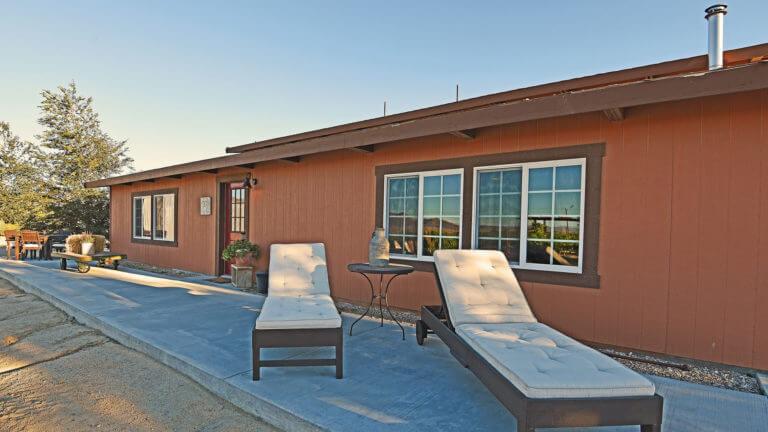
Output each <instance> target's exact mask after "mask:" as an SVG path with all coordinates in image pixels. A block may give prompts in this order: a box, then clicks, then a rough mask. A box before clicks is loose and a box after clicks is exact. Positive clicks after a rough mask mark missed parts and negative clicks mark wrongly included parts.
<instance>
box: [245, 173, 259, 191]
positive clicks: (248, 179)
mask: <svg viewBox="0 0 768 432" xmlns="http://www.w3.org/2000/svg"><path fill="white" fill-rule="evenodd" d="M258 183H259V181H258V180H257V179H256V177H254V178H253V179H251V173H248V174H247V175H246V176H245V180H243V188H244V189H251V188H252V187H256V185H257V184H258Z"/></svg>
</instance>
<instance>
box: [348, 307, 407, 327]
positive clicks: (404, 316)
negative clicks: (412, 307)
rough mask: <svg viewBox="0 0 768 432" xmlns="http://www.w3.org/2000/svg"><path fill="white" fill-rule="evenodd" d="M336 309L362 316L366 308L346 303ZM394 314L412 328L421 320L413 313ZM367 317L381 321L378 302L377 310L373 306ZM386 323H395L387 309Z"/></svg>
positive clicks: (400, 312)
mask: <svg viewBox="0 0 768 432" xmlns="http://www.w3.org/2000/svg"><path fill="white" fill-rule="evenodd" d="M336 308H337V309H339V311H341V312H347V313H351V314H354V315H358V316H359V315H362V314H363V312H365V306H358V305H353V304H350V303H344V302H339V303H336ZM392 314H393V315H394V316H395V318H397V320H398V321H400V324H408V325H411V326H415V325H416V320H417V319H419V316H418V315H416V314H415V313H413V312H402V311H395V310H393V311H392ZM366 317H367V318H369V319H377V320H378V319H381V314H379V303H378V302H377V303H376V307H375V308H374V307H373V306H371V309H370V310H369V311H368V314H367V315H366ZM384 321H389V322H392V323H394V321H392V319H391V318H390V316H389V313H388V312H387V311H386V309H385V310H384Z"/></svg>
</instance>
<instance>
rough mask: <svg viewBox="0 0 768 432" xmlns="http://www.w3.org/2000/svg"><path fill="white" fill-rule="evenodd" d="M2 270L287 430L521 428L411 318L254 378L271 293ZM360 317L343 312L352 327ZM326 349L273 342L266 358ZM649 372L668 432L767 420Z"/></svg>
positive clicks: (761, 409) (29, 267) (758, 405)
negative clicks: (420, 340) (319, 362)
mask: <svg viewBox="0 0 768 432" xmlns="http://www.w3.org/2000/svg"><path fill="white" fill-rule="evenodd" d="M0 277H3V278H6V279H8V280H10V281H11V282H13V283H15V284H16V285H18V286H19V287H20V288H21V289H23V290H25V291H28V292H31V293H33V294H36V295H39V296H40V297H42V298H43V299H45V300H48V301H50V302H52V303H54V304H55V305H56V306H57V307H59V308H61V309H63V310H65V311H66V312H67V313H69V314H70V315H73V316H75V317H76V318H77V319H78V320H79V321H81V322H83V323H85V324H87V325H90V326H92V327H95V328H98V329H100V330H101V331H102V332H104V333H105V334H106V335H107V336H109V337H111V338H113V339H115V340H117V341H118V342H120V343H122V344H124V345H127V346H129V347H131V348H134V349H136V350H138V351H141V352H144V353H146V354H148V355H149V356H151V357H153V358H155V359H157V360H159V361H161V362H163V363H165V364H167V365H169V366H171V367H173V368H175V369H177V370H179V371H181V372H182V373H184V374H186V375H188V376H190V377H192V378H193V379H195V380H196V381H198V382H200V383H201V384H202V385H203V386H205V387H207V388H208V389H209V390H211V391H212V392H213V393H215V394H218V395H220V396H222V397H224V398H227V399H228V400H230V401H231V402H233V403H234V404H235V405H238V406H240V407H241V408H243V409H245V410H246V411H249V412H251V413H253V414H255V415H257V416H260V417H263V418H264V419H265V420H267V421H268V422H270V423H272V424H275V425H276V426H278V427H281V428H283V429H285V430H291V431H295V430H334V431H336V430H338V431H353V430H365V431H367V432H373V431H384V430H387V431H388V430H398V431H400V430H402V431H421V430H444V431H502V430H504V431H510V430H515V424H516V422H515V419H514V418H513V417H512V415H511V414H510V413H509V412H508V411H507V410H506V409H504V408H503V407H502V405H501V404H500V403H499V402H498V401H497V400H496V398H495V397H493V395H491V394H490V392H488V391H487V390H486V389H485V387H484V386H482V385H481V384H480V382H479V381H478V380H477V379H476V378H475V377H474V375H472V373H471V372H469V371H468V370H466V369H464V368H462V367H461V366H460V365H459V363H458V362H457V361H455V360H454V359H453V357H451V355H450V354H449V352H448V349H447V348H446V346H445V345H444V344H443V343H442V342H441V341H440V340H439V339H438V338H437V337H430V338H429V339H428V341H427V342H426V343H425V344H424V346H421V347H420V346H418V345H417V344H416V342H415V337H414V329H413V328H412V327H406V333H407V334H406V341H402V340H401V339H400V334H399V332H400V330H399V328H398V327H397V326H395V325H388V324H385V326H384V328H383V329H382V328H379V327H378V322H373V321H368V320H363V321H362V322H361V323H360V324H358V325H357V326H356V327H355V335H354V336H351V337H350V336H348V334H345V340H344V344H345V349H344V362H345V365H344V366H345V367H344V369H345V370H344V372H345V376H344V379H342V380H336V379H334V373H333V368H332V367H318V368H267V369H263V370H262V380H261V381H259V382H253V381H251V375H250V330H251V328H252V326H253V323H254V321H255V319H256V317H257V315H258V313H259V310H260V308H261V305H262V303H263V301H264V297H261V296H258V295H252V294H245V293H241V292H238V291H234V290H231V289H228V288H226V287H222V286H213V285H210V284H203V283H197V282H189V281H183V280H178V279H172V278H162V277H157V276H149V275H147V274H140V273H139V272H134V271H130V270H129V271H119V272H116V271H113V270H108V269H101V268H95V267H94V268H93V269H92V270H91V272H90V273H88V274H79V273H76V272H75V271H72V270H68V271H61V270H59V269H58V261H28V262H15V261H7V260H4V259H3V260H0ZM363 282H364V281H362V280H361V283H363ZM354 318H355V317H353V316H346V315H345V316H344V317H343V321H344V325H345V327H347V328H348V326H349V325H350V324H351V323H352V321H353V320H354ZM323 350H325V348H307V349H279V350H265V352H264V357H265V358H287V357H294V358H299V357H316V356H317V355H318V353H320V352H322V351H323ZM328 355H329V356H330V355H331V353H330V352H328ZM649 378H650V379H651V380H653V382H654V383H655V384H656V386H657V391H658V393H660V394H661V395H662V396H664V398H665V407H664V408H665V410H664V430H665V431H691V432H694V431H695V432H701V431H740V432H749V431H755V432H757V431H765V430H766V429H768V426H767V425H768V397H765V396H761V395H754V394H747V393H741V392H735V391H729V390H721V389H716V388H711V387H706V386H701V385H697V384H690V383H685V382H680V381H675V380H670V379H665V378H659V377H653V376H651V377H649ZM638 429H639V428H637V427H623V428H599V429H595V430H600V431H625V430H638ZM560 430H567V429H560ZM579 430H584V429H579Z"/></svg>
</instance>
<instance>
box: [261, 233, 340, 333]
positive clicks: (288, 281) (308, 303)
mask: <svg viewBox="0 0 768 432" xmlns="http://www.w3.org/2000/svg"><path fill="white" fill-rule="evenodd" d="M269 253H270V257H269V295H268V296H267V300H266V301H265V302H264V306H263V307H262V309H261V313H260V314H259V317H258V318H257V319H256V325H255V328H257V329H296V328H336V327H341V316H339V312H338V311H337V310H336V305H335V304H334V302H333V299H332V298H331V289H330V286H329V284H328V267H327V264H326V262H325V246H323V244H322V243H312V244H303V243H302V244H273V245H272V246H271V248H270V250H269Z"/></svg>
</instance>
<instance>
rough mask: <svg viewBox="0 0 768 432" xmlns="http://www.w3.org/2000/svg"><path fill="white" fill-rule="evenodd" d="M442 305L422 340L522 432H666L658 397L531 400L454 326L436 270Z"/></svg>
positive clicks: (430, 310) (426, 317)
mask: <svg viewBox="0 0 768 432" xmlns="http://www.w3.org/2000/svg"><path fill="white" fill-rule="evenodd" d="M435 278H436V279H437V286H438V289H439V291H440V299H441V301H442V303H443V304H442V305H441V306H422V308H421V319H420V320H419V321H417V322H416V341H417V343H418V344H419V345H421V344H423V343H424V340H425V339H426V338H427V335H428V334H429V333H434V334H436V335H437V336H438V337H439V338H440V339H441V340H442V341H443V342H444V343H445V344H446V345H448V348H450V350H451V354H452V355H453V356H454V357H455V358H456V360H458V361H459V363H461V365H462V366H464V367H466V368H468V369H469V370H471V371H472V373H474V374H475V376H477V378H478V379H480V381H481V382H482V383H483V384H484V385H485V386H486V387H487V388H488V390H490V392H491V393H493V395H494V396H496V398H497V399H498V400H499V402H501V403H502V405H504V407H506V408H507V410H509V412H511V413H512V415H514V416H515V418H516V419H517V430H518V432H533V431H534V429H535V428H560V427H589V426H621V425H640V430H641V431H642V432H661V421H662V412H663V408H664V399H663V398H662V397H661V396H659V395H658V394H654V395H653V396H626V397H595V398H529V397H527V396H526V395H524V394H523V393H522V392H521V391H520V390H519V389H518V388H517V387H515V385H514V384H512V383H511V382H510V381H509V379H507V378H506V377H505V376H504V375H502V374H501V373H500V372H499V371H498V370H497V369H496V368H495V367H494V366H493V365H491V364H490V363H489V362H488V360H486V359H485V358H484V357H483V356H482V355H480V354H479V353H478V352H477V351H476V350H475V349H473V348H472V347H471V346H470V345H469V344H467V343H466V342H465V341H464V340H463V339H462V338H460V337H459V336H458V335H457V334H456V331H455V329H454V327H453V325H452V324H451V320H450V317H449V315H448V307H447V303H446V300H445V294H444V293H443V285H442V283H441V282H440V277H439V275H438V273H437V269H436V268H435Z"/></svg>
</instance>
